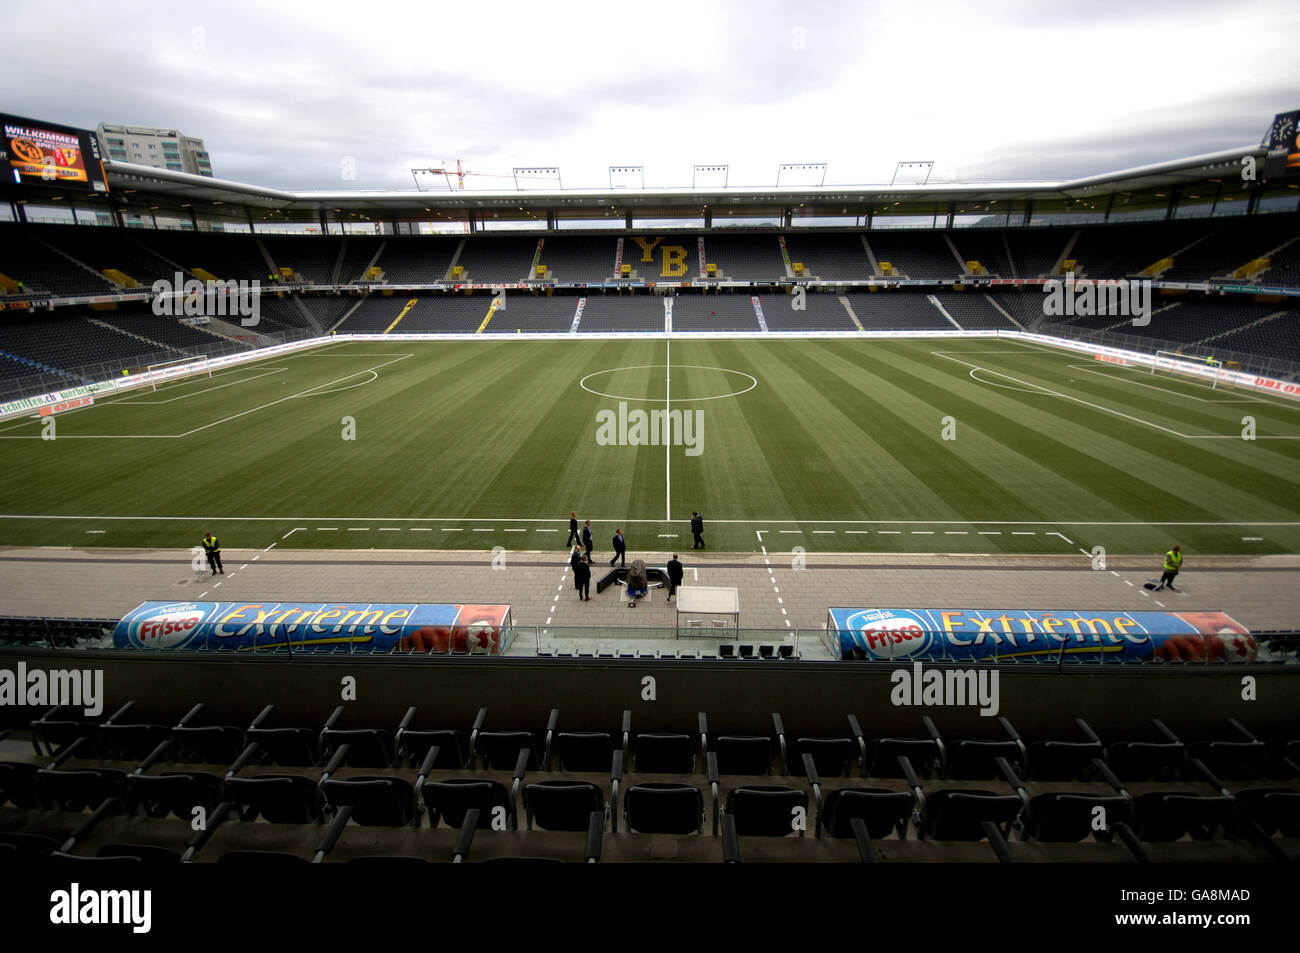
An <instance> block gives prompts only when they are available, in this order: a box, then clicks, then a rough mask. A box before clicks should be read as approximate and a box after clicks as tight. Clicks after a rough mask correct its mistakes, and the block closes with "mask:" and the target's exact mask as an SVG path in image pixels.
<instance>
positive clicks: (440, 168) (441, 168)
mask: <svg viewBox="0 0 1300 953" xmlns="http://www.w3.org/2000/svg"><path fill="white" fill-rule="evenodd" d="M529 171H532V170H515V171H514V172H513V173H512V174H510V175H506V174H504V173H501V172H473V171H471V170H469V169H466V168H465V167H464V166H463V165H462V164H461V160H460V159H457V160H456V166H455V168H452V165H451V161H450V160H444V161H443V162H442V163H441V164H440V165H437V166H429V167H428V168H423V169H412V170H411V176H412V178H414V179H415V187H416V189H417V190H419V191H421V192H422V191H424V190H423V189H421V188H420V176H419V173H421V172H427V173H429V174H430V175H440V176H442V177H443V178H444V179H445V180H446V181H447V188H448V189H449V190H450V189H453V188H456V189H463V188H465V176H467V175H476V176H479V177H480V178H488V179H511V180H513V181H514V183H515V185H516V187H517V186H518V185H519V180H520V179H553V180H554V181H555V182H556V183H557V184H558V183H559V181H560V170H559V169H558V168H557V169H555V170H554V172H555V174H554V175H529V174H528V172H529ZM521 172H522V174H521ZM452 176H455V177H456V184H455V185H454V186H453V185H452V182H451V180H452Z"/></svg>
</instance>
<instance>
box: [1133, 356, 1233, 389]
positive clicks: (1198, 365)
mask: <svg viewBox="0 0 1300 953" xmlns="http://www.w3.org/2000/svg"><path fill="white" fill-rule="evenodd" d="M1158 371H1168V372H1169V373H1171V374H1177V375H1179V376H1182V377H1190V378H1194V379H1196V380H1199V381H1202V382H1205V381H1209V382H1210V389H1211V390H1215V389H1217V388H1218V386H1219V384H1220V383H1223V384H1224V386H1227V387H1231V386H1232V380H1231V378H1229V377H1228V375H1227V369H1226V368H1225V367H1224V365H1223V361H1221V360H1219V359H1218V358H1216V357H1198V356H1196V355H1192V354H1183V353H1182V352H1181V351H1156V359H1155V361H1153V362H1152V364H1151V374H1152V376H1154V375H1155V374H1156V372H1158Z"/></svg>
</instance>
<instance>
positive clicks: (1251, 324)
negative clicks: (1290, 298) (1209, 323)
mask: <svg viewBox="0 0 1300 953" xmlns="http://www.w3.org/2000/svg"><path fill="white" fill-rule="evenodd" d="M1161 310H1168V309H1164V308H1162V309H1161ZM1289 314H1292V312H1290V311H1274V312H1273V313H1272V314H1266V315H1264V317H1262V318H1259V319H1258V320H1255V321H1251V322H1249V323H1247V324H1239V325H1237V326H1236V327H1235V328H1229V329H1228V330H1226V331H1220V332H1219V333H1218V334H1212V335H1210V336H1209V337H1208V338H1202V339H1201V340H1199V341H1194V342H1193V343H1194V344H1197V345H1205V344H1210V343H1212V342H1214V341H1217V340H1219V339H1220V338H1226V337H1230V336H1231V335H1234V334H1239V333H1241V332H1242V331H1245V330H1247V329H1249V328H1256V327H1259V326H1260V325H1261V324H1267V323H1268V322H1269V321H1276V320H1277V319H1278V318H1285V317H1286V316H1287V315H1289Z"/></svg>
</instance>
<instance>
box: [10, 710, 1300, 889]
mask: <svg viewBox="0 0 1300 953" xmlns="http://www.w3.org/2000/svg"><path fill="white" fill-rule="evenodd" d="M399 707H400V702H399ZM295 710H296V709H295ZM566 711H567V710H566ZM323 714H324V713H322V715H323ZM714 714H715V715H717V713H716V712H715V713H714ZM561 715H562V713H561V710H560V709H554V708H553V709H552V710H551V712H550V715H549V718H542V719H539V720H538V721H537V722H536V723H535V724H529V723H528V720H527V719H523V720H521V721H517V722H513V723H512V724H513V728H512V730H508V731H502V730H500V729H490V728H489V727H488V726H489V725H492V724H495V723H497V722H500V723H505V719H504V718H503V717H502V716H501V715H500V713H497V714H496V715H493V713H492V712H491V711H489V709H487V708H482V707H480V708H478V710H477V713H475V709H474V708H473V707H472V706H471V707H468V708H461V709H460V710H459V712H458V714H453V715H452V716H451V717H431V716H430V714H429V713H428V712H424V711H421V710H420V709H419V708H418V707H417V706H408V707H407V708H406V709H405V715H404V716H403V717H402V719H401V721H400V722H399V723H397V725H396V729H395V730H394V725H393V724H392V723H387V724H385V723H382V722H380V721H378V720H376V719H374V718H369V719H367V718H361V717H350V718H349V720H348V721H347V723H346V724H344V722H343V719H342V718H341V717H340V709H335V710H334V712H333V713H331V714H330V715H329V716H328V717H320V718H318V719H316V720H313V719H311V718H309V717H303V716H301V715H297V714H294V713H293V712H290V711H288V710H282V709H280V708H277V706H270V705H268V706H264V707H263V708H262V709H261V710H260V712H259V711H258V709H257V708H256V707H255V706H254V707H247V708H243V707H239V706H236V707H235V708H231V707H229V706H228V705H226V706H223V707H221V708H220V709H216V708H214V709H212V710H208V709H207V708H206V706H204V705H203V704H196V705H191V706H189V707H188V708H187V709H186V710H185V711H184V713H183V714H179V713H178V714H176V715H172V716H171V717H168V715H167V713H166V712H164V711H160V710H154V711H145V710H142V709H141V707H140V706H137V705H134V704H133V703H130V702H128V703H127V704H124V705H120V706H118V707H117V708H116V709H115V710H113V711H112V712H111V713H109V714H107V715H106V716H103V717H100V718H98V719H89V718H84V717H76V718H70V717H69V716H68V715H66V714H64V713H62V712H61V711H60V710H58V709H55V710H51V711H49V712H46V713H45V714H44V715H42V716H41V717H39V718H36V719H35V720H33V721H31V722H30V727H29V733H30V739H31V742H32V747H33V750H34V753H32V754H26V755H22V754H19V753H17V752H18V750H19V749H18V748H17V746H16V745H14V744H12V741H11V742H10V744H9V745H8V746H7V747H6V748H5V752H6V754H5V758H4V760H3V762H0V847H2V848H4V849H3V850H0V866H6V867H11V868H12V866H13V865H15V864H30V863H32V862H33V861H37V860H41V859H46V858H54V859H61V860H62V862H64V863H71V862H73V861H74V860H76V859H79V858H80V859H92V858H96V857H123V856H127V857H134V858H138V860H139V862H141V863H149V864H164V865H171V864H175V863H178V862H180V861H181V860H184V861H185V862H197V863H223V864H225V863H233V862H235V861H241V862H244V863H253V864H255V865H257V866H258V867H260V868H261V869H266V868H268V867H269V866H270V865H272V864H276V865H282V864H285V863H289V862H290V860H289V858H294V859H296V860H294V861H293V862H295V863H306V862H309V861H310V862H313V863H349V862H357V861H360V860H363V859H364V860H366V861H367V862H368V863H374V862H377V861H375V860H372V858H387V859H395V860H404V861H405V862H407V863H410V862H412V861H411V858H418V859H420V860H422V861H424V862H444V863H445V862H454V861H461V862H464V861H471V860H472V861H486V860H492V859H496V858H504V857H533V858H553V859H558V860H567V861H574V862H585V861H591V860H594V859H596V858H599V859H600V860H601V861H602V862H636V861H648V860H676V861H679V862H681V861H685V862H691V861H694V862H711V861H712V862H716V861H718V860H720V859H723V856H724V853H725V854H727V855H729V857H730V859H732V860H741V861H743V862H778V863H781V862H786V863H789V862H800V861H818V862H832V863H834V862H840V863H855V862H859V861H862V860H869V861H873V862H886V863H888V862H912V861H920V860H929V861H950V862H953V861H956V862H960V861H993V860H994V859H997V858H1000V859H1001V860H1003V861H1004V862H1006V861H1033V862H1066V863H1069V862H1079V861H1092V862H1102V863H1106V862H1113V863H1131V862H1133V861H1135V860H1137V861H1165V862H1180V861H1219V862H1238V863H1239V862H1251V861H1254V862H1261V861H1275V860H1284V859H1290V860H1294V859H1295V858H1296V857H1297V856H1300V766H1297V764H1296V763H1295V761H1294V759H1293V758H1292V757H1291V756H1290V755H1291V753H1293V752H1294V750H1295V748H1296V746H1297V740H1296V739H1295V738H1294V737H1293V735H1294V732H1293V731H1292V732H1289V733H1288V732H1287V731H1286V730H1284V729H1281V726H1276V727H1275V726H1264V727H1266V728H1269V729H1270V730H1266V731H1256V730H1253V729H1255V728H1257V727H1259V726H1252V725H1249V724H1242V723H1241V722H1239V721H1236V720H1235V719H1230V720H1228V721H1226V722H1224V723H1223V724H1222V725H1219V726H1217V727H1215V726H1214V725H1213V724H1210V725H1208V726H1207V727H1205V728H1202V729H1200V730H1199V731H1195V732H1185V731H1184V730H1182V729H1180V725H1179V724H1178V723H1176V722H1173V721H1171V722H1168V723H1166V722H1165V721H1161V720H1154V721H1152V722H1150V723H1149V724H1143V723H1141V722H1139V723H1136V724H1134V725H1133V726H1132V727H1131V729H1130V730H1129V731H1127V732H1124V733H1118V732H1114V731H1100V730H1095V729H1094V728H1093V727H1092V726H1091V725H1090V724H1089V723H1088V722H1086V721H1084V720H1082V719H1073V725H1071V724H1070V721H1071V719H1069V718H1068V716H1066V717H1063V718H1061V719H1058V721H1057V722H1054V723H1051V724H1041V725H1035V726H1034V727H1033V728H1032V729H1029V730H1026V729H1025V728H1024V726H1020V725H1015V726H1013V725H1012V724H1011V722H1010V721H1009V720H1008V719H1006V718H1005V717H1004V718H999V719H998V722H999V725H998V726H997V727H995V728H990V730H989V733H988V734H986V735H984V736H981V737H975V738H969V737H963V736H962V735H961V733H960V731H957V732H956V733H953V732H952V731H944V730H942V729H941V728H940V727H939V726H937V725H936V724H935V723H934V721H932V720H931V719H930V718H928V717H927V718H924V719H923V722H924V725H925V729H926V730H925V732H924V733H918V736H917V737H916V738H915V739H906V738H902V737H888V736H882V735H877V734H874V733H870V732H868V733H865V734H864V733H863V731H862V729H861V727H860V722H859V720H858V718H857V717H856V716H855V715H853V714H849V716H848V718H847V722H845V721H844V719H841V724H844V725H845V726H846V727H847V728H848V731H847V732H843V733H841V734H840V735H829V736H805V735H801V734H799V733H797V732H795V733H787V731H786V727H785V725H786V722H787V720H789V721H790V722H791V723H793V721H794V720H795V719H802V717H803V716H801V715H800V713H799V712H797V711H795V712H787V713H786V716H783V715H782V714H777V713H773V714H771V715H769V716H766V717H763V718H760V719H757V720H755V721H752V722H747V723H737V722H736V719H735V718H734V717H726V718H723V717H718V718H715V719H711V718H710V716H709V713H706V712H699V713H698V717H692V718H691V719H690V721H689V723H684V724H680V725H675V726H674V725H664V726H656V730H653V731H647V730H638V731H633V730H632V729H633V727H634V726H633V724H632V721H633V719H632V714H631V712H624V714H623V716H622V719H621V722H620V720H619V719H618V718H617V717H613V715H614V713H613V712H611V716H612V717H611V718H610V721H609V724H602V723H597V722H593V721H590V720H589V719H586V718H584V717H582V716H575V715H573V714H572V713H568V714H565V715H564V716H563V717H561ZM416 723H418V724H420V725H421V726H424V725H428V726H434V725H436V726H437V727H421V728H419V729H418V730H417V729H414V728H412V727H411V726H412V725H413V724H416ZM620 724H621V727H616V726H619V725H620ZM241 726H246V727H241ZM611 729H613V730H611ZM665 729H666V730H665ZM673 729H676V730H673ZM2 737H3V736H0V738H2ZM12 740H17V737H15V738H14V739H12ZM318 741H319V742H320V743H319V744H317V742H318ZM1098 804H1101V805H1104V806H1105V807H1106V808H1107V811H1108V814H1109V823H1108V825H1107V827H1106V829H1104V830H1100V831H1099V830H1096V829H1095V825H1094V824H1093V823H1092V820H1093V817H1094V810H1093V809H1094V808H1095V806H1096V805H1098ZM195 805H203V806H204V807H205V810H206V811H207V812H208V814H209V817H210V820H209V823H208V824H207V825H206V828H205V829H204V830H202V831H199V832H197V833H196V832H195V831H194V830H193V829H192V828H191V825H190V823H189V820H190V818H191V814H192V809H193V807H194V806H195ZM794 807H797V808H801V809H802V811H800V812H795V811H792V808H794ZM494 812H496V816H497V817H499V818H501V819H503V820H504V822H505V823H504V827H505V829H504V830H501V829H500V825H497V829H495V830H494V831H493V834H492V836H490V837H481V838H478V839H477V840H476V839H475V838H474V832H475V831H476V830H479V831H483V830H488V829H489V828H491V827H493V826H494V825H492V824H491V823H490V822H491V820H492V818H493V815H494ZM804 812H806V824H802V825H801V824H798V823H792V818H794V817H798V816H801V815H802V814H803V813H804ZM990 825H992V829H990ZM737 835H738V836H737ZM65 858H66V859H65Z"/></svg>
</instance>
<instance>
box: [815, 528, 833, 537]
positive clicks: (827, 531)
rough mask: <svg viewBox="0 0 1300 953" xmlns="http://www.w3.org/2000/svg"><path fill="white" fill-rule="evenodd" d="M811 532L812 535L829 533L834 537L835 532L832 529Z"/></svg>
mask: <svg viewBox="0 0 1300 953" xmlns="http://www.w3.org/2000/svg"><path fill="white" fill-rule="evenodd" d="M813 532H814V533H829V534H830V535H832V536H833V535H835V530H833V529H815V530H813Z"/></svg>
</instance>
